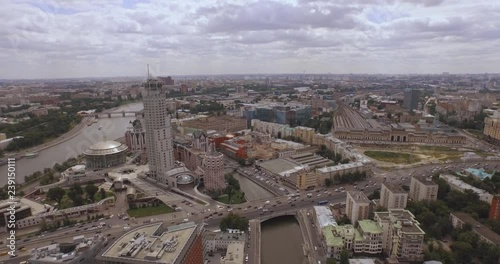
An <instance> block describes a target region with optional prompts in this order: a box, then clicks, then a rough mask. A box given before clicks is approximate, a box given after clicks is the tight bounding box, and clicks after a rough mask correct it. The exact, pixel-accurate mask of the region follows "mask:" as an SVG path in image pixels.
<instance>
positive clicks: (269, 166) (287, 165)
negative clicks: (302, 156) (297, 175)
mask: <svg viewBox="0 0 500 264" xmlns="http://www.w3.org/2000/svg"><path fill="white" fill-rule="evenodd" d="M258 165H259V166H260V167H262V168H264V169H266V170H268V171H270V172H272V173H274V174H280V173H282V172H285V171H291V170H293V169H295V167H299V166H300V164H297V163H295V162H293V161H290V160H288V159H273V160H268V161H264V162H261V163H259V164H258Z"/></svg>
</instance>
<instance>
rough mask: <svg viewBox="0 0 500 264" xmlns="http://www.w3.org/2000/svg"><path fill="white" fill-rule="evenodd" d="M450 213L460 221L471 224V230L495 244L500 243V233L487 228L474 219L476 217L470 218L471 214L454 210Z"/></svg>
mask: <svg viewBox="0 0 500 264" xmlns="http://www.w3.org/2000/svg"><path fill="white" fill-rule="evenodd" d="M451 214H453V215H454V216H455V217H456V218H458V219H460V221H462V222H464V223H466V224H469V225H471V226H472V230H474V231H476V232H477V233H478V234H480V235H481V236H483V237H485V238H487V239H488V240H490V241H491V242H493V243H494V244H495V245H497V246H499V245H500V235H498V234H497V233H495V232H493V230H491V229H489V228H488V227H486V226H484V225H482V224H481V223H479V222H478V221H476V219H474V218H472V216H471V215H469V214H466V213H461V212H455V213H451Z"/></svg>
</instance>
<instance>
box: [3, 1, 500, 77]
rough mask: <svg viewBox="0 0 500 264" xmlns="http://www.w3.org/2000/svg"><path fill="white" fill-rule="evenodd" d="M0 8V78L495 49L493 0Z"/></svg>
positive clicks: (278, 65) (345, 63) (486, 54)
mask: <svg viewBox="0 0 500 264" xmlns="http://www.w3.org/2000/svg"><path fill="white" fill-rule="evenodd" d="M464 10H466V12H464ZM0 16H1V17H2V18H3V21H4V24H3V25H2V27H1V28H0V58H1V60H0V69H2V71H0V78H26V77H28V78H43V77H45V78H50V77H78V76H114V75H120V76H123V75H142V74H143V71H144V67H143V64H146V63H148V62H150V64H154V63H156V64H158V65H161V67H160V66H159V67H157V68H158V69H159V70H163V71H165V72H162V73H158V74H170V75H175V74H198V73H245V72H246V73H252V72H262V71H268V72H270V73H272V72H287V71H293V72H302V71H303V70H306V71H307V72H332V73H334V72H341V73H344V72H377V73H380V72H384V71H385V72H386V73H401V72H404V71H413V72H417V73H418V72H422V71H424V70H425V71H427V70H428V69H432V70H433V71H437V72H442V71H451V70H448V69H453V70H460V71H462V72H475V71H485V68H487V67H490V66H491V67H493V65H494V59H500V58H499V57H500V51H499V50H498V48H497V47H498V46H499V45H500V6H499V4H498V3H497V1H495V0H475V1H473V2H472V1H469V0H454V1H446V0H336V1H330V0H328V1H327V0H270V1H265V0H204V1H202V0H183V1H176V2H174V3H172V2H170V1H164V0H148V1H143V0H141V1H139V0H125V1H124V0H109V1H101V0H89V1H78V0H67V1H60V0H18V1H9V2H6V3H5V4H3V6H2V9H0ZM455 58H456V60H457V61H459V62H460V63H456V62H455V61H454V59H455ZM389 65H390V66H389ZM42 69H43V70H42ZM491 71H494V69H491V70H489V72H491Z"/></svg>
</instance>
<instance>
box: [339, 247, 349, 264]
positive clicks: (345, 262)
mask: <svg viewBox="0 0 500 264" xmlns="http://www.w3.org/2000/svg"><path fill="white" fill-rule="evenodd" d="M340 264H349V252H348V251H347V250H345V249H344V250H342V252H341V253H340Z"/></svg>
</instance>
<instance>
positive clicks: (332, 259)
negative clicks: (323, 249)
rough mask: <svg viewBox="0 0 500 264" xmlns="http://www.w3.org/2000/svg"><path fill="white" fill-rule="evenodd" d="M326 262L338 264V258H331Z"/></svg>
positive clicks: (327, 263)
mask: <svg viewBox="0 0 500 264" xmlns="http://www.w3.org/2000/svg"><path fill="white" fill-rule="evenodd" d="M326 264H337V260H335V259H334V258H329V259H327V260H326Z"/></svg>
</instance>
